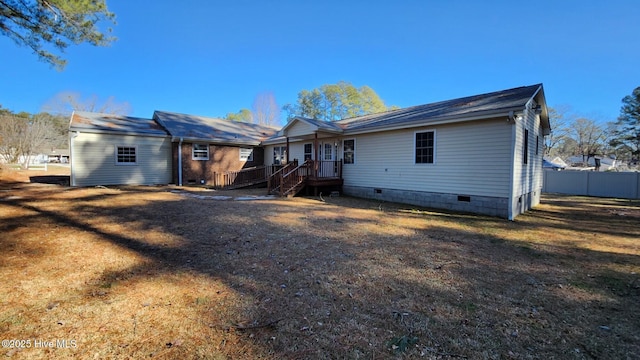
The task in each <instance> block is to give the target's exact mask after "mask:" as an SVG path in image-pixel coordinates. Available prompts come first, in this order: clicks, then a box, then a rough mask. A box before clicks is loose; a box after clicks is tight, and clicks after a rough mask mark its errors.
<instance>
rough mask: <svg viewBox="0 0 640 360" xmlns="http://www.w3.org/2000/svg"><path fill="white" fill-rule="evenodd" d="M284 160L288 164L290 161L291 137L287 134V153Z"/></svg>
mask: <svg viewBox="0 0 640 360" xmlns="http://www.w3.org/2000/svg"><path fill="white" fill-rule="evenodd" d="M284 161H285V163H286V164H288V163H289V137H288V136H287V154H286V156H285V157H284Z"/></svg>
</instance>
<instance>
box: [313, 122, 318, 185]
mask: <svg viewBox="0 0 640 360" xmlns="http://www.w3.org/2000/svg"><path fill="white" fill-rule="evenodd" d="M313 147H314V148H315V152H316V153H315V158H316V161H314V164H313V176H314V177H318V150H319V149H318V148H319V147H318V132H317V131H316V133H315V138H314V139H313Z"/></svg>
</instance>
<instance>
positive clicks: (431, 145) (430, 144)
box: [416, 131, 435, 164]
mask: <svg viewBox="0 0 640 360" xmlns="http://www.w3.org/2000/svg"><path fill="white" fill-rule="evenodd" d="M434 154H435V132H434V131H426V132H419V133H416V164H433V162H434V161H433V160H434Z"/></svg>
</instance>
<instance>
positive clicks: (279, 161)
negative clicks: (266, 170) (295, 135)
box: [273, 146, 287, 165]
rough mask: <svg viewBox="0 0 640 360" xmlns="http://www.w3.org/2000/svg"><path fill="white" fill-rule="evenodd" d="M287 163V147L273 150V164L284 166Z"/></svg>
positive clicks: (277, 147) (278, 147)
mask: <svg viewBox="0 0 640 360" xmlns="http://www.w3.org/2000/svg"><path fill="white" fill-rule="evenodd" d="M286 161H287V147H286V146H276V147H274V148H273V164H274V165H283V164H285V162H286Z"/></svg>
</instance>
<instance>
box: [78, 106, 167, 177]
mask: <svg viewBox="0 0 640 360" xmlns="http://www.w3.org/2000/svg"><path fill="white" fill-rule="evenodd" d="M69 151H70V157H71V186H92V185H117V184H144V185H150V184H168V183H169V182H171V169H172V168H171V137H170V136H169V135H168V134H167V132H166V131H165V130H164V129H163V128H162V127H161V126H160V125H158V123H156V122H155V121H153V120H151V119H142V118H134V117H129V116H119V115H108V114H97V113H90V112H80V111H76V112H74V113H73V114H72V115H71V122H70V124H69Z"/></svg>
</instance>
